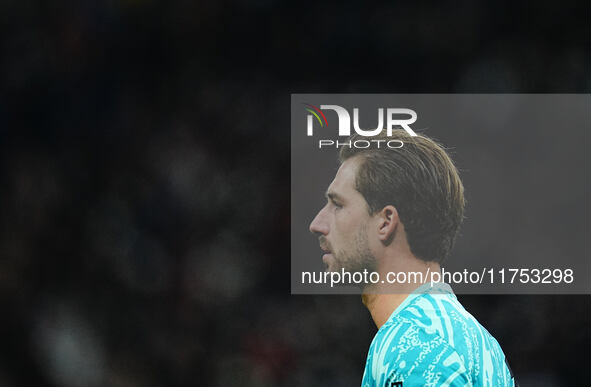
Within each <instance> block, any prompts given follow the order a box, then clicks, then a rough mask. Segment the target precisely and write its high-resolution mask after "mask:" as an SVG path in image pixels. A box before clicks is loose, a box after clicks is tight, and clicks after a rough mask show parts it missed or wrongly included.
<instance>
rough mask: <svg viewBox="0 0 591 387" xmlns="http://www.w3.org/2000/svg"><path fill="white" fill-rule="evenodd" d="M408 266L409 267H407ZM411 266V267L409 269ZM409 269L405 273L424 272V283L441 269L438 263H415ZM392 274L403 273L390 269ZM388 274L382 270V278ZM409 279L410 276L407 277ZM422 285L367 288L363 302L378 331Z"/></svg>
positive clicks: (391, 285)
mask: <svg viewBox="0 0 591 387" xmlns="http://www.w3.org/2000/svg"><path fill="white" fill-rule="evenodd" d="M405 266H407V265H405ZM409 266H411V267H409ZM407 267H409V268H408V269H406V270H404V271H405V272H407V273H408V272H422V273H423V276H422V278H423V279H424V280H423V283H426V282H429V281H430V279H429V278H426V275H427V273H428V272H431V273H432V272H434V271H440V270H441V267H440V266H439V264H437V263H433V262H423V261H419V260H417V261H415V262H413V263H412V264H411V265H408V266H407ZM389 271H390V272H401V270H396V269H394V268H390V270H389ZM386 274H387V272H386V271H385V270H380V278H385V276H386ZM407 277H409V276H407ZM421 285H422V283H416V284H415V283H407V284H403V283H396V284H389V285H388V286H387V287H386V288H385V287H378V288H375V287H374V288H367V289H366V290H365V291H364V292H363V294H362V295H361V300H362V301H363V304H364V305H365V307H366V308H367V309H368V310H369V313H370V314H371V317H372V319H373V321H374V323H375V324H376V326H377V327H378V329H379V328H380V327H381V326H382V325H384V323H385V322H386V321H388V319H389V318H390V316H391V315H392V313H393V312H394V311H395V310H396V308H398V307H399V306H400V304H402V302H404V300H405V299H406V298H407V297H408V296H409V294H410V293H412V292H413V291H414V290H415V289H417V288H418V287H419V286H421Z"/></svg>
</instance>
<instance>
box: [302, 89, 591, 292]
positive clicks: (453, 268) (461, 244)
mask: <svg viewBox="0 0 591 387" xmlns="http://www.w3.org/2000/svg"><path fill="white" fill-rule="evenodd" d="M327 106H332V107H333V108H328V107H327ZM334 106H338V107H342V108H343V109H344V110H345V111H347V112H348V113H349V114H350V119H351V125H350V131H351V133H355V128H354V125H353V118H354V116H353V112H354V109H355V108H357V109H358V118H359V126H360V127H361V129H367V130H369V129H372V128H376V126H377V124H378V112H379V110H378V109H383V114H387V109H389V108H390V109H410V110H412V111H414V112H415V113H416V121H415V122H414V123H412V124H410V128H411V129H412V130H414V131H415V132H416V133H417V134H424V135H427V136H429V137H431V138H434V139H436V140H438V141H440V142H441V143H443V144H444V145H445V147H446V149H447V150H448V152H449V153H450V155H451V156H452V158H453V160H454V161H455V163H456V165H457V167H458V168H459V170H460V176H461V178H462V181H463V183H464V187H465V189H466V199H467V206H466V214H465V215H466V219H465V221H464V223H463V225H462V227H461V230H460V235H459V236H458V239H457V241H456V245H455V247H454V249H453V251H452V254H451V256H450V257H449V258H448V259H447V261H446V262H444V264H443V269H444V270H445V271H446V272H448V273H450V274H451V273H453V275H455V278H452V281H451V283H450V284H451V286H452V288H453V289H454V291H455V292H456V293H458V294H591V257H590V255H591V254H590V253H589V241H590V240H591V235H590V233H589V231H590V226H589V225H590V222H591V204H590V203H589V201H590V200H591V173H590V172H591V159H590V157H591V95H584V94H292V97H291V291H292V293H294V294H355V293H360V292H361V287H360V286H342V284H341V285H336V284H333V285H335V286H332V287H331V284H330V283H323V284H318V283H309V282H310V281H309V279H310V276H308V277H307V279H308V281H307V282H306V281H305V282H306V283H302V279H303V273H311V274H312V273H316V274H315V275H316V279H318V278H319V276H320V275H321V273H322V272H324V264H323V262H322V255H323V252H322V251H321V249H320V247H319V243H318V237H317V236H316V235H313V234H312V233H310V231H309V225H310V222H311V221H312V219H313V218H314V217H315V215H316V213H317V212H318V211H319V210H320V209H321V208H322V207H323V206H324V204H325V202H326V199H325V197H324V193H325V191H326V188H327V187H328V185H329V184H330V182H331V181H332V179H333V177H334V175H335V172H336V171H337V169H338V167H339V163H338V160H337V153H338V149H337V148H336V147H335V146H334V145H329V144H330V141H334V143H335V144H336V142H337V141H340V142H341V143H342V142H343V141H345V140H346V137H339V115H338V114H337V112H336V110H335V108H334ZM322 107H324V108H322ZM393 117H400V118H404V117H410V116H409V115H404V114H402V115H394V116H393ZM386 126H387V117H384V131H385V130H386ZM341 129H343V128H342V127H341ZM310 130H311V134H312V135H308V134H309V131H310ZM320 140H324V142H323V143H322V147H321V148H320ZM359 145H360V146H364V144H359ZM458 273H459V274H458ZM474 273H477V274H474ZM569 274H572V277H571V276H567V277H565V275H569ZM536 275H537V277H538V280H537V281H536ZM448 278H449V277H448ZM335 279H336V278H335ZM432 279H433V278H432ZM435 279H436V278H435ZM445 282H448V283H449V282H450V281H445Z"/></svg>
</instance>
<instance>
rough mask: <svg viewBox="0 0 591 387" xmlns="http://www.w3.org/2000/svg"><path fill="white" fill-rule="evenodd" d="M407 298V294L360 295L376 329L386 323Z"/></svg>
mask: <svg viewBox="0 0 591 387" xmlns="http://www.w3.org/2000/svg"><path fill="white" fill-rule="evenodd" d="M406 297H408V294H367V293H363V294H362V295H361V300H362V301H363V305H365V307H366V308H367V309H368V310H369V313H370V314H371V318H372V319H373V322H374V323H375V324H376V326H377V327H378V329H380V328H381V327H382V325H384V324H385V323H386V321H388V319H389V318H390V316H391V315H392V313H393V312H394V311H395V310H396V308H398V306H399V305H400V304H402V302H403V301H404V300H405V299H406Z"/></svg>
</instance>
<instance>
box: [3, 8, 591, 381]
mask: <svg viewBox="0 0 591 387" xmlns="http://www.w3.org/2000/svg"><path fill="white" fill-rule="evenodd" d="M588 11H589V10H588V7H587V6H585V5H584V4H582V3H581V4H580V5H569V4H568V3H565V2H523V3H522V2H512V1H488V2H480V3H476V2H472V1H467V0H465V1H459V2H454V3H453V4H440V3H439V2H435V1H431V2H426V3H420V4H419V3H417V2H409V1H407V2H395V1H389V2H378V3H372V4H369V3H365V4H364V5H361V4H358V3H354V2H349V1H339V2H337V1H334V2H322V3H301V2H294V1H291V2H278V1H274V0H258V1H256V0H255V1H246V0H241V1H234V2H228V1H219V2H209V3H204V2H197V1H188V0H184V1H171V2H158V1H156V0H123V1H112V0H111V1H104V2H95V1H89V0H83V1H76V2H74V1H69V2H55V3H54V2H40V1H39V2H34V1H18V2H17V1H13V2H10V1H0V20H1V22H0V23H1V26H0V31H1V34H0V50H1V53H2V58H1V60H0V155H1V158H2V166H1V172H0V198H1V205H0V209H1V216H0V222H1V228H0V258H1V261H0V262H1V263H0V265H1V266H0V300H1V304H0V305H1V309H0V313H1V315H0V332H1V334H2V336H1V339H2V340H1V344H0V359H1V360H0V386H66V387H67V386H308V387H311V386H327V385H330V386H355V385H359V384H360V381H361V375H362V372H363V368H364V364H365V356H366V353H367V349H368V347H369V344H370V342H371V339H372V337H373V335H374V333H375V331H376V329H375V327H374V326H373V323H372V321H371V319H370V316H369V314H368V313H367V311H366V310H365V309H364V307H363V306H362V305H361V302H360V300H359V297H357V296H351V297H349V296H347V297H344V296H343V297H326V296H323V297H320V296H317V297H312V296H291V295H290V287H289V278H290V276H289V270H290V268H289V262H290V258H289V251H290V249H289V243H290V239H289V235H290V232H289V219H290V187H289V159H290V157H289V152H290V150H289V130H290V128H289V122H290V119H289V115H290V112H289V103H290V93H304V92H305V93H317V92H333V93H337V92H343V93H344V92H385V93H408V92H411V93H416V92H422V93H425V92H438V93H449V92H534V93H537V92H543V93H550V92H552V93H567V92H568V93H585V92H589V90H590V89H591V57H590V51H589V47H590V46H589V44H590V43H591V42H590V40H591V39H590V37H591V34H590V32H591V31H590V28H589V23H588V15H589V13H588ZM530 140H531V141H535V136H532V137H531V138H530ZM454 145H457V144H454ZM577 168H580V169H581V170H582V171H586V168H588V165H580V166H577ZM508 173H510V171H508ZM468 211H469V208H468ZM473 221H478V220H473ZM481 221H483V222H484V221H486V220H485V219H483V220H481ZM582 227H583V228H584V229H583V231H585V230H586V229H588V226H587V225H584V226H582ZM534 248H535V246H534ZM459 298H460V300H461V302H462V303H464V305H465V306H466V308H467V309H468V310H469V311H471V312H472V314H474V315H475V316H476V317H477V318H478V319H479V320H480V321H481V323H482V324H483V325H484V326H486V327H487V328H488V330H489V331H490V332H491V333H492V334H493V335H494V336H495V337H496V338H497V340H498V341H499V342H500V343H501V345H502V347H503V349H504V351H505V353H506V354H507V356H508V358H509V361H510V363H511V365H512V368H513V370H514V372H515V374H516V375H517V377H518V379H519V380H520V382H521V384H522V386H575V385H581V386H583V385H588V384H589V379H588V376H587V375H588V371H587V369H586V367H587V362H588V361H589V360H590V358H591V356H589V350H588V347H589V345H590V344H591V333H590V331H589V329H588V328H589V323H590V321H591V319H590V317H591V309H590V308H591V297H588V296H575V297H573V296H568V297H566V296H460V297H459Z"/></svg>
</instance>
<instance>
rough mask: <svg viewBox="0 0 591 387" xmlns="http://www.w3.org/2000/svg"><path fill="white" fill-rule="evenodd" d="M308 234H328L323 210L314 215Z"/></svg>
mask: <svg viewBox="0 0 591 387" xmlns="http://www.w3.org/2000/svg"><path fill="white" fill-rule="evenodd" d="M310 232H311V233H314V234H322V235H327V234H328V222H327V220H326V217H325V216H324V208H323V209H322V210H320V211H319V212H318V214H316V217H315V218H314V220H313V221H312V223H310Z"/></svg>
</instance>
